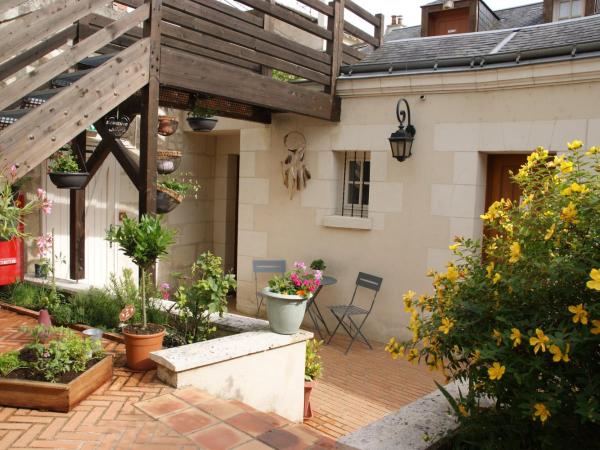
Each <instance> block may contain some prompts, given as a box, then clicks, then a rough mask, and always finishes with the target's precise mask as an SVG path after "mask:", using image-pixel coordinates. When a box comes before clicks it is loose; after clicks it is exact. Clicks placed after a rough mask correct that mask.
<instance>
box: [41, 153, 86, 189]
mask: <svg viewBox="0 0 600 450" xmlns="http://www.w3.org/2000/svg"><path fill="white" fill-rule="evenodd" d="M48 175H50V180H51V181H52V183H53V184H54V185H55V186H56V187H57V188H59V189H81V188H83V187H84V186H85V184H86V183H87V180H88V178H89V176H90V174H89V173H88V172H87V171H83V170H81V168H80V167H79V164H78V163H77V160H76V159H75V157H74V156H73V148H72V147H71V145H70V144H67V145H65V146H63V147H62V148H61V149H60V150H59V151H57V152H56V153H55V154H54V155H52V157H51V158H50V164H49V172H48Z"/></svg>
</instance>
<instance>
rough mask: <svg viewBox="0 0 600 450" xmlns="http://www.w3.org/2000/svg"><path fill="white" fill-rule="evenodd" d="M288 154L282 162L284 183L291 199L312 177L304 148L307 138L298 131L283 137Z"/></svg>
mask: <svg viewBox="0 0 600 450" xmlns="http://www.w3.org/2000/svg"><path fill="white" fill-rule="evenodd" d="M283 143H284V144H285V146H286V148H287V150H288V155H287V158H285V160H284V161H282V162H281V170H282V175H283V184H284V185H285V187H286V188H287V190H288V193H289V194H290V200H291V199H292V198H294V194H295V193H296V192H300V191H302V190H303V189H304V188H306V183H307V182H308V180H310V179H311V174H310V171H309V170H308V168H307V167H306V164H305V163H304V150H305V149H306V138H305V137H304V135H303V134H302V133H299V132H298V131H292V132H291V133H288V134H287V135H286V136H285V138H283Z"/></svg>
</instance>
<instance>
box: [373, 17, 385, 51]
mask: <svg viewBox="0 0 600 450" xmlns="http://www.w3.org/2000/svg"><path fill="white" fill-rule="evenodd" d="M375 17H376V18H377V20H378V21H379V23H378V24H377V25H375V32H374V33H373V35H374V36H375V39H377V40H378V41H379V45H378V46H377V48H379V47H381V46H382V45H383V37H384V36H385V16H384V15H383V14H377V15H376V16H375Z"/></svg>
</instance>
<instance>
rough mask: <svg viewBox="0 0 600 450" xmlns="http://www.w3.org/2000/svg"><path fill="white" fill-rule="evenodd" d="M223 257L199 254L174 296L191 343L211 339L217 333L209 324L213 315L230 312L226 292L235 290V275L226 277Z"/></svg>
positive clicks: (184, 329) (184, 330)
mask: <svg viewBox="0 0 600 450" xmlns="http://www.w3.org/2000/svg"><path fill="white" fill-rule="evenodd" d="M222 265H223V261H222V259H221V258H220V257H218V256H215V255H213V254H212V253H210V252H206V253H203V254H202V255H200V257H199V258H198V260H197V261H196V262H195V263H194V264H193V265H192V271H191V277H190V279H189V280H187V281H188V283H187V285H183V284H182V285H181V286H180V287H179V289H178V290H177V292H176V294H175V298H176V300H177V304H178V306H179V310H180V313H181V316H182V320H183V334H185V336H186V339H187V341H188V342H190V343H192V342H199V341H204V340H206V339H208V338H209V337H210V336H211V335H212V334H214V332H215V331H216V329H215V327H213V326H211V325H210V320H209V319H210V314H214V313H217V314H219V315H223V313H224V312H227V293H228V292H229V291H230V290H231V289H235V287H236V281H235V277H234V275H232V274H225V273H224V271H223V268H222Z"/></svg>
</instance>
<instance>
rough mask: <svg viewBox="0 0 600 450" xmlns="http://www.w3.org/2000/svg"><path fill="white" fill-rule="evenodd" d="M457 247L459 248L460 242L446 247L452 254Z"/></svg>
mask: <svg viewBox="0 0 600 450" xmlns="http://www.w3.org/2000/svg"><path fill="white" fill-rule="evenodd" d="M458 247H460V242H457V243H456V244H452V245H450V246H448V248H449V249H450V250H452V251H453V252H454V251H456V250H457V249H458Z"/></svg>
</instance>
